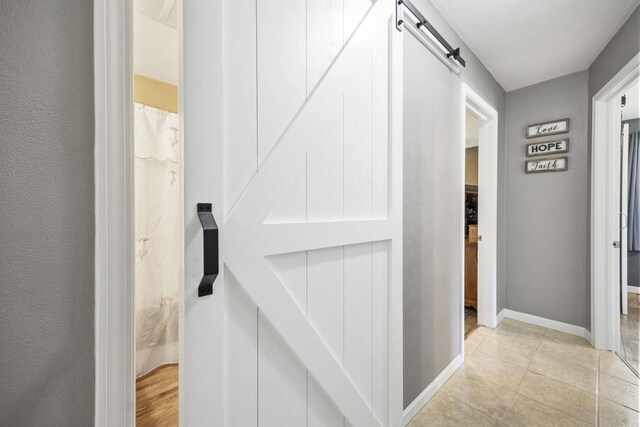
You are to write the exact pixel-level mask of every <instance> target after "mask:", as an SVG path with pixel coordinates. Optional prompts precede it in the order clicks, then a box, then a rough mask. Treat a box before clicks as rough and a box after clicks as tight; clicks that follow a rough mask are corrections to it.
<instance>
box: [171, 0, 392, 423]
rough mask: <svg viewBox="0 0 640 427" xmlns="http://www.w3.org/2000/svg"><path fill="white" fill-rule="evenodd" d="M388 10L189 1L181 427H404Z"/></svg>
mask: <svg viewBox="0 0 640 427" xmlns="http://www.w3.org/2000/svg"><path fill="white" fill-rule="evenodd" d="M394 1H395V0H377V1H376V2H374V3H371V1H370V0H287V1H284V0H258V1H256V0H228V1H227V0H225V1H223V0H218V1H212V0H200V1H195V0H194V1H185V2H184V6H183V9H184V10H183V22H184V30H183V32H184V40H183V52H184V73H183V76H184V84H183V87H184V91H183V104H184V109H183V111H184V129H185V131H184V132H185V134H184V138H185V139H184V140H185V167H184V169H185V177H184V178H185V179H184V182H185V192H184V194H185V196H184V221H185V261H184V262H185V284H184V291H185V293H184V310H183V318H182V321H181V325H182V335H181V338H182V354H181V358H180V361H181V362H180V374H181V376H180V405H181V406H180V417H181V425H183V426H184V425H186V426H201V425H214V426H223V425H224V426H257V425H260V426H277V427H281V426H344V425H351V426H366V427H370V426H390V425H400V423H401V421H402V258H401V257H402V253H401V249H402V241H401V239H402V133H401V132H402V131H401V128H402V111H401V108H402V107H401V106H402V102H401V96H402V95H401V94H402V87H401V84H402V82H401V79H402V68H401V67H402V38H401V33H399V32H397V31H396V29H395V3H394ZM197 203H212V204H213V214H214V216H215V219H216V221H217V223H218V226H219V230H220V231H219V233H220V234H219V236H220V239H219V248H220V263H219V265H220V274H219V276H218V278H217V279H216V281H215V283H214V290H213V294H212V295H209V296H204V297H198V293H197V288H198V284H199V282H200V279H201V277H202V274H203V247H202V246H203V243H202V239H203V234H202V230H201V227H200V223H199V221H198V216H197V214H196V204H197Z"/></svg>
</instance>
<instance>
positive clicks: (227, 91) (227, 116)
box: [212, 0, 258, 208]
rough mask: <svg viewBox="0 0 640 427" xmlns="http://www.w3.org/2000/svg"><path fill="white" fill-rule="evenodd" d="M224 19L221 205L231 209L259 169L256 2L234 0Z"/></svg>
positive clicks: (225, 9) (225, 11)
mask: <svg viewBox="0 0 640 427" xmlns="http://www.w3.org/2000/svg"><path fill="white" fill-rule="evenodd" d="M224 16H225V24H224V37H225V43H224V76H223V77H224V112H223V115H224V150H223V156H224V198H225V199H224V202H225V206H227V207H228V208H230V207H231V206H232V205H233V202H235V200H236V199H237V198H238V196H239V195H240V193H241V191H242V189H243V188H244V187H245V186H246V185H247V183H248V182H249V180H250V179H251V177H252V176H253V174H254V173H255V172H256V169H257V167H258V166H257V163H258V134H257V127H258V117H257V108H258V106H257V97H256V96H257V88H256V26H255V25H247V22H255V20H256V1H255V0H235V1H234V2H233V7H225V8H224ZM212 142H214V141H212Z"/></svg>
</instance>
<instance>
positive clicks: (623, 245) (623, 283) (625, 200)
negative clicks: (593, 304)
mask: <svg viewBox="0 0 640 427" xmlns="http://www.w3.org/2000/svg"><path fill="white" fill-rule="evenodd" d="M621 147H622V154H621V157H622V164H621V168H622V169H621V174H620V293H621V295H620V303H621V304H622V314H627V312H628V310H629V307H628V301H627V287H628V286H627V285H628V283H627V282H628V278H627V273H628V271H629V268H628V259H627V258H628V252H629V238H628V237H629V236H628V231H627V230H628V228H627V227H628V225H629V218H628V213H629V123H625V124H624V125H623V126H622V142H621Z"/></svg>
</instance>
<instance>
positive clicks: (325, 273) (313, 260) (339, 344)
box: [307, 247, 344, 365]
mask: <svg viewBox="0 0 640 427" xmlns="http://www.w3.org/2000/svg"><path fill="white" fill-rule="evenodd" d="M308 263H309V267H308V268H309V272H308V290H307V292H308V294H307V295H308V297H307V301H308V302H307V304H308V306H307V307H308V309H307V317H308V318H309V322H311V324H312V325H313V327H314V328H315V329H316V331H317V332H318V335H320V337H321V338H322V340H323V341H324V342H325V343H326V345H327V347H328V348H329V350H330V351H331V353H333V356H334V357H335V358H336V360H338V362H340V364H341V365H342V364H343V360H344V359H343V338H344V335H343V330H342V326H343V284H342V280H343V277H342V275H343V248H342V247H336V248H326V249H318V250H314V251H309V254H308Z"/></svg>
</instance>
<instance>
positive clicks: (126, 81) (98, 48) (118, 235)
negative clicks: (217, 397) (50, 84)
mask: <svg viewBox="0 0 640 427" xmlns="http://www.w3.org/2000/svg"><path fill="white" fill-rule="evenodd" d="M93 5H94V9H93V14H94V17H93V18H94V19H93V38H94V97H95V99H94V102H95V151H94V165H95V175H94V179H95V200H94V203H95V227H96V233H95V425H96V426H99V427H103V426H104V427H107V426H111V425H121V426H133V425H134V424H135V388H134V379H135V366H134V356H133V352H134V345H133V286H132V285H133V259H132V258H133V257H132V254H133V180H132V177H133V174H132V171H133V167H132V161H133V156H132V152H133V145H132V141H133V126H132V108H133V101H132V99H133V98H132V78H133V74H132V64H131V28H132V24H131V19H132V2H131V1H122V0H94V2H93Z"/></svg>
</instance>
